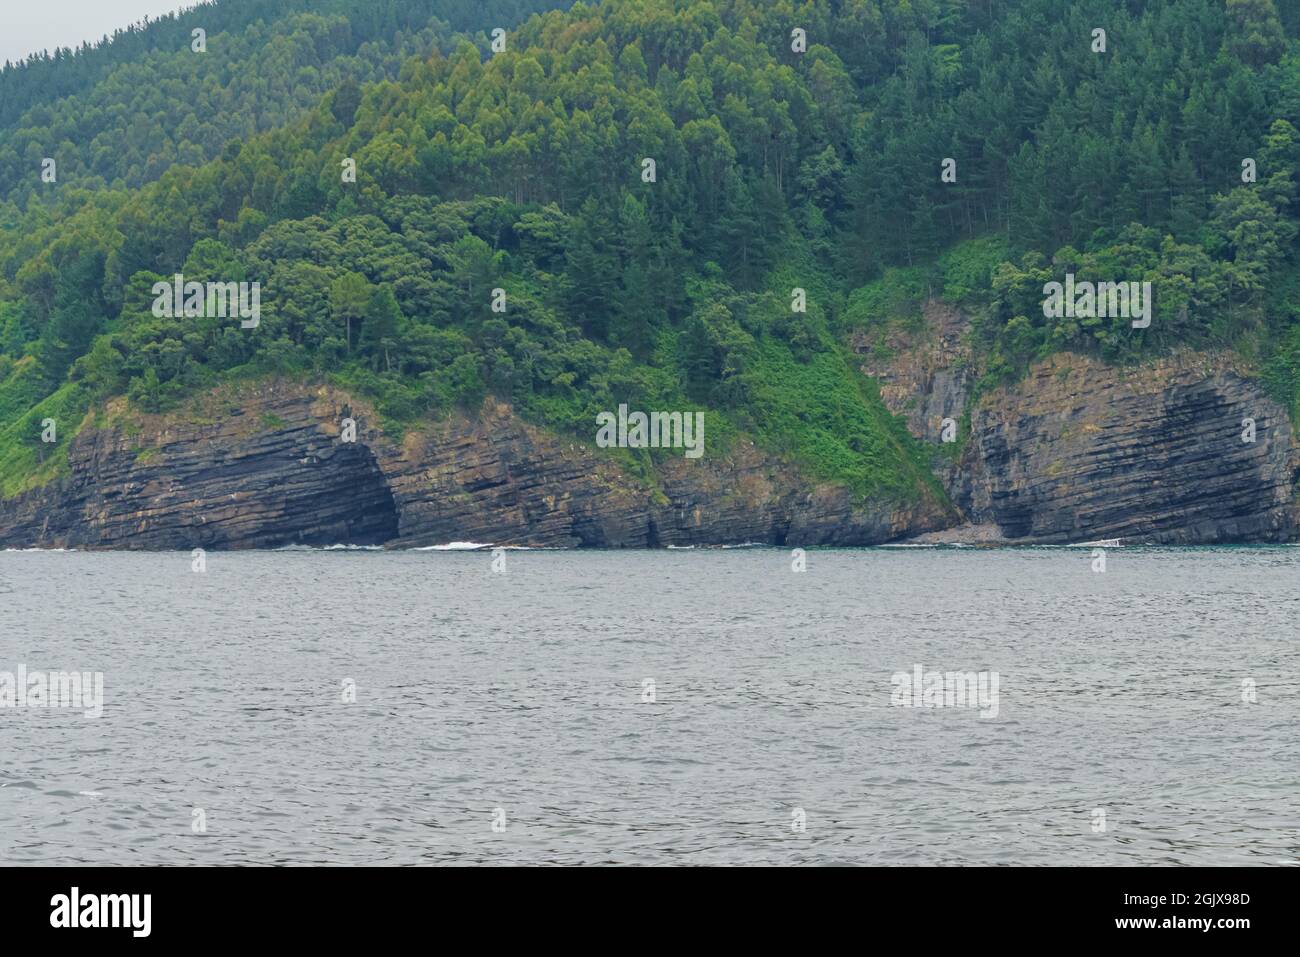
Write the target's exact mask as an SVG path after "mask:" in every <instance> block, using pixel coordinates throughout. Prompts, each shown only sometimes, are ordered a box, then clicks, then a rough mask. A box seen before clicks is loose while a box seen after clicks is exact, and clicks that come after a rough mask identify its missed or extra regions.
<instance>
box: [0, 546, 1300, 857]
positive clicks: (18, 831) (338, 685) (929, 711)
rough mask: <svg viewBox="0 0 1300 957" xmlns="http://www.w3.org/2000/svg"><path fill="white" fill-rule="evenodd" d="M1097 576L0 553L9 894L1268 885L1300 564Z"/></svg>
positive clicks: (1116, 571)
mask: <svg viewBox="0 0 1300 957" xmlns="http://www.w3.org/2000/svg"><path fill="white" fill-rule="evenodd" d="M1104 557H1105V561H1106V565H1105V571H1104V572H1098V571H1094V567H1095V566H1096V564H1097V562H1096V559H1095V558H1094V554H1093V552H1092V550H1091V549H1088V548H1033V549H1015V550H982V549H962V548H881V549H859V550H810V551H808V553H807V555H806V563H807V566H806V571H803V572H795V571H793V570H792V556H791V553H790V552H789V551H788V550H783V549H767V548H753V549H722V550H703V549H701V550H675V551H646V552H567V551H528V550H518V551H509V552H506V553H505V554H504V570H502V571H494V570H493V562H494V558H493V555H492V553H491V552H490V551H486V550H479V551H471V550H432V551H410V552H383V551H368V550H344V549H339V550H317V551H278V552H233V553H231V552H227V553H219V552H212V553H209V554H208V555H207V557H206V570H205V571H203V572H195V571H194V570H193V568H192V566H193V561H194V560H193V559H192V558H191V556H190V554H189V553H180V552H177V553H150V554H141V553H79V552H4V553H0V685H2V684H3V677H4V673H5V672H9V673H11V674H12V675H14V676H15V677H14V678H12V679H11V688H12V682H16V681H17V678H16V675H17V674H18V669H19V666H22V667H24V668H25V669H27V671H28V672H29V674H30V673H32V672H41V671H79V672H91V673H93V672H102V674H103V702H102V715H101V716H99V717H97V718H96V717H87V716H86V713H85V710H84V709H78V708H75V707H57V708H56V707H49V706H48V703H47V704H46V705H45V706H42V704H41V702H40V700H39V699H36V700H31V699H28V698H27V697H24V698H23V700H22V702H21V704H20V703H19V701H18V699H17V696H16V694H14V695H11V701H12V704H10V705H7V706H4V707H0V863H4V864H29V863H30V864H36V863H48V864H72V863H77V864H99V865H103V864H155V863H164V864H174V863H195V864H236V863H237V864H308V863H312V864H316V863H320V864H451V863H484V864H503V865H504V864H521V863H532V864H543V863H544V864H552V863H553V864H601V863H622V864H665V863H667V864H772V865H786V864H875V865H880V864H886V865H894V864H897V865H915V864H941V865H957V864H1021V865H1046V864H1082V865H1117V864H1155V865H1171V864H1231V865H1295V864H1297V862H1298V860H1300V548H1287V547H1277V548H1232V549H1146V548H1109V549H1106V551H1105V553H1104ZM497 565H498V567H500V566H501V556H499V555H498V556H497ZM918 669H919V671H918ZM930 672H940V673H947V672H954V673H955V672H974V673H977V674H979V673H983V674H984V676H985V678H986V679H988V681H987V682H986V685H985V690H986V691H990V692H991V691H992V690H994V687H995V686H994V684H993V680H992V676H993V675H994V673H996V692H997V695H996V699H997V700H996V707H991V706H990V705H991V704H992V701H991V699H990V698H989V697H987V696H986V697H984V698H982V699H980V701H981V702H982V706H974V703H972V702H970V701H969V700H968V701H966V702H964V703H963V702H960V701H958V700H957V699H956V698H955V697H952V696H950V697H948V698H945V697H944V695H943V694H942V693H940V694H938V695H937V696H936V697H930V698H926V697H922V696H921V695H920V693H919V691H920V689H917V692H918V693H917V694H915V695H911V694H909V693H906V692H904V691H901V690H900V689H901V688H905V687H906V685H905V684H901V683H900V682H901V681H903V680H905V679H900V678H898V677H897V676H899V675H903V676H909V678H908V679H906V680H910V676H913V675H917V674H920V675H927V674H929V673H930ZM925 680H926V681H928V680H929V679H928V678H926V679H925ZM353 697H354V698H355V700H351V699H352V698H353ZM927 702H928V705H929V706H927Z"/></svg>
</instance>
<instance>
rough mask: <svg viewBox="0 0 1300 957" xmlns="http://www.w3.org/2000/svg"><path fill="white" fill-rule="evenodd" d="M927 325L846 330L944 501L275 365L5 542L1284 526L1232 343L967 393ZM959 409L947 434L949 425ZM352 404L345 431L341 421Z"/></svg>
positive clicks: (948, 350) (1260, 419)
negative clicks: (397, 420) (957, 429)
mask: <svg viewBox="0 0 1300 957" xmlns="http://www.w3.org/2000/svg"><path fill="white" fill-rule="evenodd" d="M922 320H923V321H922V322H921V323H919V324H915V325H912V326H910V327H906V328H902V329H900V328H897V327H894V328H892V329H886V330H885V331H880V330H877V331H876V332H874V333H871V334H864V335H862V336H860V337H859V338H858V340H857V341H856V343H855V344H856V347H857V350H858V352H859V353H860V354H861V355H862V365H863V371H864V372H866V373H867V374H869V375H872V376H873V377H875V378H876V379H877V381H878V382H879V383H880V387H881V395H882V398H883V399H884V401H885V403H886V404H887V405H888V406H889V408H890V409H891V410H892V411H894V412H896V413H897V414H899V415H901V416H903V417H904V418H905V420H906V421H907V424H908V427H909V428H910V429H911V430H912V432H913V433H914V434H915V435H916V436H917V437H919V438H921V439H923V440H925V441H927V442H931V443H933V444H934V446H935V455H934V461H933V464H934V469H935V473H936V475H938V476H939V478H940V479H941V481H942V483H943V485H944V486H945V488H946V489H947V492H948V495H949V498H950V501H949V502H941V501H938V500H937V499H936V498H935V496H934V495H933V494H928V493H926V492H922V493H921V494H920V495H919V496H918V498H917V499H916V500H915V501H913V502H880V501H876V502H867V503H861V502H855V500H854V498H853V496H852V494H851V493H850V492H849V491H848V490H847V489H844V488H842V487H839V486H836V485H832V484H827V483H820V482H816V481H810V480H809V479H808V477H807V476H805V475H803V474H801V473H800V471H799V470H798V469H797V468H796V467H794V466H792V465H790V464H789V463H786V462H783V461H781V460H779V459H777V458H775V457H773V456H772V455H769V454H767V453H765V452H764V451H762V450H761V449H759V448H758V447H757V446H755V445H754V444H752V443H750V442H748V441H746V440H744V439H740V440H738V441H736V442H734V443H733V444H732V447H731V448H730V449H728V450H727V451H726V452H725V453H718V452H713V451H711V452H710V454H708V455H706V456H705V457H704V458H701V459H687V458H684V457H667V458H664V459H661V460H659V461H658V462H657V464H656V466H655V471H654V474H653V476H652V477H651V478H650V479H648V480H645V479H640V478H636V477H634V476H632V475H631V474H629V473H628V472H627V471H626V470H625V469H624V468H622V467H621V466H620V465H619V464H618V461H617V460H616V459H614V458H611V457H610V455H609V454H608V453H607V452H605V451H604V450H600V449H596V448H594V447H592V446H591V445H588V444H582V443H579V442H576V441H573V440H569V439H564V438H561V437H558V436H556V435H554V434H551V433H548V432H546V431H544V430H541V429H538V428H535V427H534V426H531V425H529V424H527V423H525V422H523V421H522V420H520V419H519V418H518V417H517V416H515V415H514V414H513V413H512V411H511V410H510V408H509V407H507V406H504V405H501V404H499V403H496V402H494V401H491V400H489V401H488V403H486V404H485V405H484V407H483V408H482V409H481V410H480V412H479V414H477V415H475V416H465V415H455V416H452V417H450V418H448V419H445V420H443V421H439V422H435V423H430V424H427V425H426V426H424V427H422V428H420V429H417V430H412V431H410V432H408V433H407V434H405V435H404V436H402V437H401V438H400V440H399V439H397V438H395V437H394V436H391V435H386V434H385V433H384V432H383V431H382V430H381V429H380V428H379V426H378V419H377V417H376V416H375V415H374V413H373V411H372V410H370V409H369V408H367V407H366V406H365V404H364V403H359V402H357V401H355V400H354V399H352V398H351V397H349V396H348V395H346V394H344V393H342V392H340V391H339V390H337V389H334V388H332V387H329V386H323V385H314V386H307V385H303V384H297V383H291V382H287V381H279V380H276V381H264V382H260V383H255V384H244V385H242V386H237V387H236V386H227V387H223V388H222V389H220V390H216V391H214V392H213V393H211V394H210V395H208V396H206V397H204V398H203V399H202V400H201V401H199V402H198V403H196V405H195V406H194V407H192V408H190V409H188V410H186V412H185V413H184V414H174V415H168V416H149V415H141V414H139V413H136V412H132V411H130V410H127V409H126V408H125V407H124V406H122V405H120V404H119V405H117V406H115V407H113V408H110V409H109V410H108V412H107V414H106V415H104V416H101V418H102V419H103V421H104V422H106V423H107V424H104V425H101V426H98V427H88V428H85V429H84V430H83V431H82V432H81V433H80V434H78V435H77V436H76V438H75V439H73V441H72V442H71V444H70V446H69V448H68V466H69V467H68V469H67V471H66V473H65V474H64V475H63V476H62V477H61V478H59V479H58V480H57V481H54V482H52V483H51V484H49V485H46V486H44V487H42V488H38V489H35V490H32V491H30V492H27V493H24V494H22V495H20V496H18V497H16V498H13V499H9V500H6V501H0V547H30V546H42V547H78V548H155V549H174V548H180V549H188V548H194V547H204V548H270V547H278V546H282V545H289V544H308V545H328V544H336V543H354V544H385V545H391V546H395V547H412V546H423V545H434V544H442V543H446V542H451V541H475V542H484V543H493V544H518V545H539V546H560V547H571V546H593V547H656V546H666V545H720V544H740V543H746V542H756V543H764V544H771V545H788V546H791V547H793V546H800V545H870V544H877V543H881V542H887V541H892V540H896V539H903V538H911V539H915V540H919V541H966V542H975V543H992V542H998V543H1002V542H1010V543H1079V542H1088V541H1095V540H1099V539H1113V538H1118V539H1122V540H1125V541H1128V542H1153V543H1213V542H1254V541H1284V540H1293V539H1295V538H1297V537H1300V532H1298V530H1300V511H1298V510H1297V507H1296V505H1295V483H1296V478H1297V474H1298V473H1300V446H1298V445H1297V441H1296V436H1295V432H1294V430H1293V429H1292V426H1291V423H1290V421H1289V420H1288V417H1287V415H1286V413H1285V411H1284V410H1283V409H1282V408H1281V407H1280V406H1279V405H1278V404H1277V403H1276V402H1274V401H1273V400H1271V399H1270V398H1268V397H1267V395H1266V394H1265V393H1264V391H1263V390H1262V389H1261V388H1260V386H1259V384H1258V383H1257V382H1256V381H1255V380H1254V379H1252V378H1251V376H1250V375H1249V372H1248V370H1246V369H1244V368H1241V367H1240V364H1239V363H1238V362H1237V361H1236V360H1234V359H1232V358H1230V357H1227V356H1210V355H1204V354H1193V353H1186V354H1181V355H1175V356H1172V357H1168V358H1165V359H1162V360H1159V361H1155V362H1149V363H1146V364H1144V365H1142V366H1138V367H1134V368H1127V369H1121V368H1115V367H1110V366H1106V365H1104V364H1102V363H1100V362H1097V361H1096V360H1093V359H1089V358H1086V357H1081V356H1074V355H1057V356H1054V357H1052V358H1050V359H1048V360H1046V361H1043V362H1041V363H1038V364H1037V365H1035V366H1034V367H1032V368H1031V370H1030V371H1029V374H1028V375H1027V376H1026V377H1025V378H1024V379H1023V380H1022V381H1020V382H1018V383H1016V384H1014V385H1008V386H1004V387H1002V388H999V389H997V390H994V391H992V392H988V393H985V394H983V395H980V396H979V397H978V398H973V397H972V390H973V386H974V382H975V380H976V368H977V361H976V358H975V357H973V356H972V355H971V354H970V350H969V345H968V343H967V339H966V337H965V322H964V319H963V318H962V316H961V315H960V314H959V313H957V312H956V311H955V310H953V309H951V308H950V307H946V306H944V305H942V304H940V303H930V304H928V305H927V306H926V308H925V309H924V311H923V316H922ZM967 415H968V416H969V427H968V429H966V430H964V431H965V434H963V435H962V436H961V438H960V440H959V442H958V443H956V444H953V445H948V446H945V445H944V444H943V443H942V434H943V422H944V420H945V419H951V420H954V421H961V420H963V418H964V417H965V416H967ZM348 418H352V419H354V420H355V421H356V423H357V434H356V441H354V442H346V441H343V439H342V436H341V434H340V429H341V426H342V423H343V421H344V420H345V419H348Z"/></svg>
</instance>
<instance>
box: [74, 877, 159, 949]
mask: <svg viewBox="0 0 1300 957" xmlns="http://www.w3.org/2000/svg"><path fill="white" fill-rule="evenodd" d="M50 907H51V908H52V910H51V911H50V926H51V927H70V928H73V927H128V928H130V929H131V936H132V937H148V936H149V931H150V930H151V927H152V923H153V921H152V917H151V911H152V910H153V895H152V894H85V895H83V894H82V893H81V889H80V888H77V887H74V888H72V893H71V894H55V895H54V896H53V897H51V898H50Z"/></svg>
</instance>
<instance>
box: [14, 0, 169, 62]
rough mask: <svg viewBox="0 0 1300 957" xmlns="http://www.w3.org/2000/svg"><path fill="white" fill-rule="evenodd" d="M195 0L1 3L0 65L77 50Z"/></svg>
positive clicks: (57, 0)
mask: <svg viewBox="0 0 1300 957" xmlns="http://www.w3.org/2000/svg"><path fill="white" fill-rule="evenodd" d="M194 4H195V0H187V2H183V3H182V2H178V0H0V64H3V63H4V62H5V61H6V60H21V59H22V58H23V57H25V56H27V54H29V53H35V52H36V51H38V50H52V49H54V48H55V47H76V46H80V45H81V43H82V41H84V40H89V41H91V42H94V41H96V40H98V39H99V38H100V37H102V36H104V35H105V34H109V33H112V32H113V31H114V30H116V29H117V28H118V27H125V26H127V25H128V24H131V23H135V22H136V21H137V20H143V19H144V18H145V17H146V16H148V17H150V18H153V17H157V16H160V15H161V14H164V13H171V12H172V11H173V10H180V9H182V8H184V7H192V6H194Z"/></svg>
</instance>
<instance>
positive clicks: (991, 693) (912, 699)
mask: <svg viewBox="0 0 1300 957" xmlns="http://www.w3.org/2000/svg"><path fill="white" fill-rule="evenodd" d="M889 680H890V683H891V684H893V686H894V691H893V695H892V696H891V701H892V703H893V704H895V705H896V706H898V707H900V708H979V709H980V717H981V718H996V717H997V716H998V684H999V682H1000V680H1001V679H1000V678H999V676H998V673H997V672H996V671H926V670H925V669H924V668H922V667H921V666H920V665H913V666H912V671H911V673H910V674H909V673H908V672H906V671H896V672H894V674H893V676H892V677H891V678H890V679H889Z"/></svg>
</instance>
